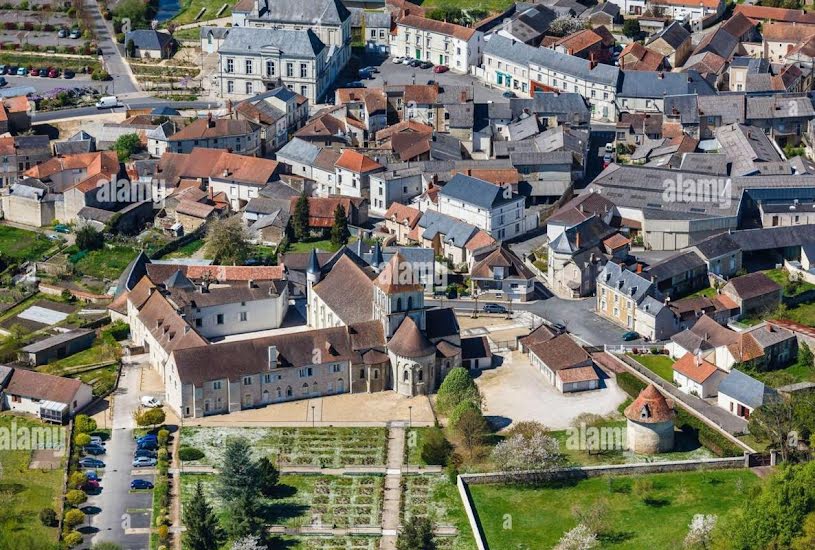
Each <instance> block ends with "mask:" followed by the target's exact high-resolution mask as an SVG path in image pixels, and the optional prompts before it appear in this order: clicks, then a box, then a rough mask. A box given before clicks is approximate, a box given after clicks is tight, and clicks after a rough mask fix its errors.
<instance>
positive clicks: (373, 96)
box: [336, 88, 388, 113]
mask: <svg viewBox="0 0 815 550" xmlns="http://www.w3.org/2000/svg"><path fill="white" fill-rule="evenodd" d="M336 95H337V105H344V104H346V103H358V102H359V103H364V104H365V108H366V109H367V110H368V112H369V113H373V112H375V111H384V110H385V109H387V107H388V98H387V96H386V95H385V90H383V89H382V88H339V89H338V90H337V93H336Z"/></svg>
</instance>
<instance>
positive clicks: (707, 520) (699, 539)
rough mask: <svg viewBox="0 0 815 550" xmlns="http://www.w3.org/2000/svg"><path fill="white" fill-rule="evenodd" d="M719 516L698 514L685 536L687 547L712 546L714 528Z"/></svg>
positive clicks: (705, 547) (706, 547)
mask: <svg viewBox="0 0 815 550" xmlns="http://www.w3.org/2000/svg"><path fill="white" fill-rule="evenodd" d="M717 519H718V518H717V517H716V516H715V515H713V514H708V515H705V514H696V515H695V516H693V519H692V520H691V522H690V525H688V529H689V530H688V534H687V535H686V536H685V548H703V549H705V550H707V549H708V548H710V543H711V535H712V533H713V528H714V527H716V520H717Z"/></svg>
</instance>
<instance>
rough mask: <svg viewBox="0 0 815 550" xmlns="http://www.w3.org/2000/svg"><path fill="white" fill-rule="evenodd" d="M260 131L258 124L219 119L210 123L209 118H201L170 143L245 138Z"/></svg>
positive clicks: (180, 132)
mask: <svg viewBox="0 0 815 550" xmlns="http://www.w3.org/2000/svg"><path fill="white" fill-rule="evenodd" d="M258 129H259V127H258V126H257V125H256V124H254V123H252V122H249V121H248V120H235V119H231V118H219V119H212V121H210V120H209V119H207V118H199V119H196V120H194V121H193V122H191V123H190V124H189V125H187V126H185V127H184V128H182V129H181V130H179V131H178V132H176V133H175V134H173V135H172V136H170V141H186V140H191V139H212V138H224V137H229V136H245V135H249V134H252V133H253V132H255V131H257V130H258Z"/></svg>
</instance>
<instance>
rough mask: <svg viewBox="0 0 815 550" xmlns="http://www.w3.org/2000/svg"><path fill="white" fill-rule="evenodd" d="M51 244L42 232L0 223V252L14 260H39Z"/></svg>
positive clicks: (52, 244)
mask: <svg viewBox="0 0 815 550" xmlns="http://www.w3.org/2000/svg"><path fill="white" fill-rule="evenodd" d="M53 246H54V243H52V242H51V241H49V240H48V238H47V237H46V236H45V235H43V234H42V233H37V232H35V231H26V230H25V229H18V228H16V227H9V226H7V225H0V252H2V253H3V254H4V255H6V256H9V257H11V258H13V259H14V260H16V261H25V260H39V259H41V258H42V256H43V254H45V252H46V251H47V250H49V249H51V248H52V247H53Z"/></svg>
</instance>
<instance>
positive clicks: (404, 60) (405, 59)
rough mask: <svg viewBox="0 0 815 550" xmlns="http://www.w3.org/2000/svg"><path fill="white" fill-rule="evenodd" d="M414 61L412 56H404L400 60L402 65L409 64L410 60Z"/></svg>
mask: <svg viewBox="0 0 815 550" xmlns="http://www.w3.org/2000/svg"><path fill="white" fill-rule="evenodd" d="M414 61H416V60H415V59H413V58H412V57H406V58H404V59H403V60H402V65H410V64H411V63H412V62H414Z"/></svg>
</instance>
